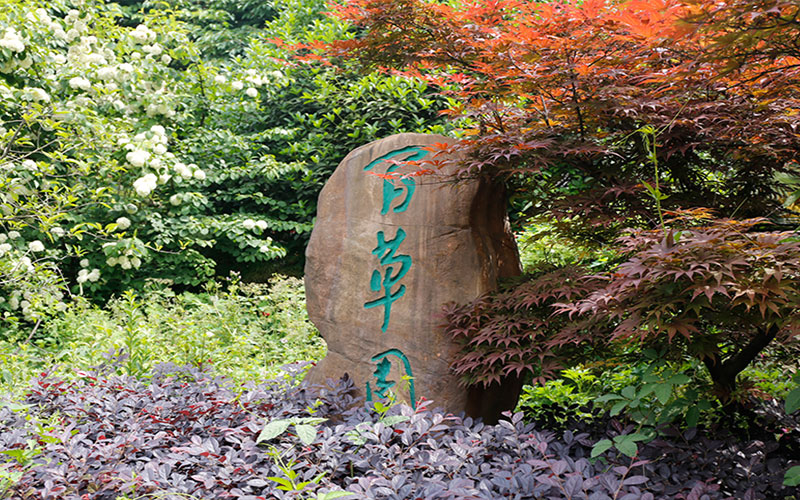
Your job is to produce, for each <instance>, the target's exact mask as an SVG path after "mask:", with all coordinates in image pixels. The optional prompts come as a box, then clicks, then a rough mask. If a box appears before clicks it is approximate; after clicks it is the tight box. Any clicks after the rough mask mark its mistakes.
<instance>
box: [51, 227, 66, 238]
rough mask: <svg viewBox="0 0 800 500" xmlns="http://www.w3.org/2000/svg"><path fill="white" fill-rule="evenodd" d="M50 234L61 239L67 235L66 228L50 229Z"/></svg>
mask: <svg viewBox="0 0 800 500" xmlns="http://www.w3.org/2000/svg"><path fill="white" fill-rule="evenodd" d="M50 232H51V233H53V236H55V237H57V238H60V237H62V236H64V233H65V231H64V228H63V227H61V226H55V227H52V228H50Z"/></svg>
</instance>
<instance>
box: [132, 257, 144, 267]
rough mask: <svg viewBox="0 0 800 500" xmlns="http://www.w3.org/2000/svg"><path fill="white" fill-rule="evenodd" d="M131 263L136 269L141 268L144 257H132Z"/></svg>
mask: <svg viewBox="0 0 800 500" xmlns="http://www.w3.org/2000/svg"><path fill="white" fill-rule="evenodd" d="M131 265H132V266H133V267H135V268H136V269H139V266H141V265H142V259H140V258H139V257H131Z"/></svg>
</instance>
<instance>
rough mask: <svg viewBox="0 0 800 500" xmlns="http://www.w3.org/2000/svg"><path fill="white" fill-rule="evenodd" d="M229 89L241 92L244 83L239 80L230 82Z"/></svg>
mask: <svg viewBox="0 0 800 500" xmlns="http://www.w3.org/2000/svg"><path fill="white" fill-rule="evenodd" d="M231 88H233V90H242V89H243V88H244V83H242V82H241V81H239V80H234V81H232V82H231Z"/></svg>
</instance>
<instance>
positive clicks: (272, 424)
mask: <svg viewBox="0 0 800 500" xmlns="http://www.w3.org/2000/svg"><path fill="white" fill-rule="evenodd" d="M326 420H327V419H325V418H314V417H292V418H282V419H276V420H270V421H269V422H267V423H266V424H265V425H264V428H263V429H261V432H260V433H259V434H258V438H256V443H261V442H264V441H269V440H271V439H274V438H276V437H278V436H280V435H281V434H283V433H284V432H286V430H287V429H289V426H290V425H291V426H294V432H295V434H296V435H297V437H298V438H299V439H300V442H301V443H303V444H305V445H306V446H308V445H310V444H311V443H312V442H313V441H314V438H315V437H317V428H316V426H317V425H319V424H321V423H323V422H325V421H326Z"/></svg>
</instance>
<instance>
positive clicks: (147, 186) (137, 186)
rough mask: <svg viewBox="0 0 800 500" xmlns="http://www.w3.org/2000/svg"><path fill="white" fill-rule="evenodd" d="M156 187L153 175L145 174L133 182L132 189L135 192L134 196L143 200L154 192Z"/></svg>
mask: <svg viewBox="0 0 800 500" xmlns="http://www.w3.org/2000/svg"><path fill="white" fill-rule="evenodd" d="M156 185H158V177H156V176H155V174H146V175H145V176H144V177H139V178H138V179H136V180H135V181H134V182H133V189H134V190H136V194H138V195H139V196H141V197H143V198H144V197H145V196H150V193H152V192H153V191H155V189H156Z"/></svg>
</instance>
